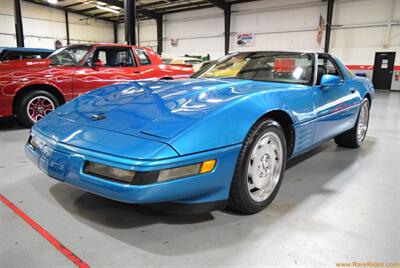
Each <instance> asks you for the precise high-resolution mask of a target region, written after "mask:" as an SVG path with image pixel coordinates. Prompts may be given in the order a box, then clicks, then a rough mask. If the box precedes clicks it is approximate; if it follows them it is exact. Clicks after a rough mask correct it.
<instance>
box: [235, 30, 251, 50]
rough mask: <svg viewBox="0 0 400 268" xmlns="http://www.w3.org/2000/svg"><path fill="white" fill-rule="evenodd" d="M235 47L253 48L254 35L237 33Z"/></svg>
mask: <svg viewBox="0 0 400 268" xmlns="http://www.w3.org/2000/svg"><path fill="white" fill-rule="evenodd" d="M236 45H237V46H239V47H252V46H254V33H237V34H236Z"/></svg>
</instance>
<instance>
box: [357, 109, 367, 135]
mask: <svg viewBox="0 0 400 268" xmlns="http://www.w3.org/2000/svg"><path fill="white" fill-rule="evenodd" d="M360 109H361V110H360V115H359V118H358V124H357V140H358V142H360V143H361V142H362V141H363V140H364V139H365V135H366V134H367V129H368V118H369V107H368V103H367V102H364V103H363V104H361V107H360Z"/></svg>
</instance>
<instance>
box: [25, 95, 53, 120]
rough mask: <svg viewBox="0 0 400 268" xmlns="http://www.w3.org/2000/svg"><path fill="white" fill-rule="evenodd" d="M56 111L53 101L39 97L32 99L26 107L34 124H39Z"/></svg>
mask: <svg viewBox="0 0 400 268" xmlns="http://www.w3.org/2000/svg"><path fill="white" fill-rule="evenodd" d="M54 109H55V106H54V103H53V101H52V100H51V99H49V98H47V97H45V96H37V97H34V98H33V99H31V100H30V101H29V103H28V105H27V107H26V112H27V114H28V116H29V118H30V119H31V120H32V121H33V122H37V121H39V120H40V119H42V118H43V117H45V116H46V115H47V114H48V113H50V112H51V111H53V110H54Z"/></svg>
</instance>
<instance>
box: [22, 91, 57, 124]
mask: <svg viewBox="0 0 400 268" xmlns="http://www.w3.org/2000/svg"><path fill="white" fill-rule="evenodd" d="M39 96H44V97H46V98H49V99H50V100H51V101H52V102H53V105H54V108H57V107H58V106H59V105H60V102H59V101H58V99H57V98H56V97H55V96H54V95H53V94H51V93H50V92H47V91H44V90H32V91H30V92H28V93H26V94H25V95H23V96H22V97H21V98H20V100H19V102H18V103H17V107H16V111H17V113H16V115H17V119H18V121H19V123H20V124H21V125H23V126H24V127H31V126H32V125H33V124H34V123H35V122H33V121H32V120H31V119H30V117H29V115H28V114H27V106H28V103H29V101H30V100H32V99H33V98H35V97H39Z"/></svg>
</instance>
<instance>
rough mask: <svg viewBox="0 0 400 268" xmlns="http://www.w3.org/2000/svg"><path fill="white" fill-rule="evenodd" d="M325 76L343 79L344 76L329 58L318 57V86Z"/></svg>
mask: <svg viewBox="0 0 400 268" xmlns="http://www.w3.org/2000/svg"><path fill="white" fill-rule="evenodd" d="M324 74H331V75H337V76H340V77H341V78H342V79H343V77H342V74H341V73H340V71H339V69H338V68H337V67H336V65H335V64H334V63H333V62H332V61H331V59H329V58H325V57H321V56H319V57H318V73H317V85H319V84H320V82H321V78H322V76H323V75H324Z"/></svg>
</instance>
